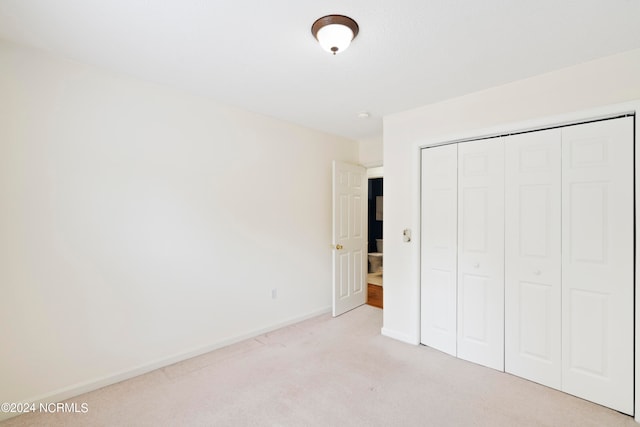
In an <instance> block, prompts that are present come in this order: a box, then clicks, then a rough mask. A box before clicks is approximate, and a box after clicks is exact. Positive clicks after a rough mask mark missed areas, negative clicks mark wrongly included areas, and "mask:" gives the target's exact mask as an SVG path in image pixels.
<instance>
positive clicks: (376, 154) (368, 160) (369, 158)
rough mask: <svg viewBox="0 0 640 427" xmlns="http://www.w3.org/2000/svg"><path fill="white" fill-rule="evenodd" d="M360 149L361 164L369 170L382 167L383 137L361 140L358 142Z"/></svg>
mask: <svg viewBox="0 0 640 427" xmlns="http://www.w3.org/2000/svg"><path fill="white" fill-rule="evenodd" d="M358 145H359V147H360V158H359V161H360V164H361V165H362V166H364V167H367V168H372V167H378V166H382V135H380V137H372V138H366V139H361V140H360V141H358Z"/></svg>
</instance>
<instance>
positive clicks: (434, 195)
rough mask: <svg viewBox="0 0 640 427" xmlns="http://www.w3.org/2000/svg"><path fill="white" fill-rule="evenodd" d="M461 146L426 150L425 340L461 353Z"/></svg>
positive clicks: (423, 227) (423, 208) (422, 320)
mask: <svg viewBox="0 0 640 427" xmlns="http://www.w3.org/2000/svg"><path fill="white" fill-rule="evenodd" d="M457 171H458V146H457V145H456V144H452V145H445V146H441V147H433V148H427V149H424V150H422V202H421V203H422V206H421V212H422V213H421V215H422V218H421V230H422V232H421V233H422V236H421V254H422V255H421V258H422V265H421V280H420V283H421V285H420V286H421V289H420V299H421V301H420V304H421V305H420V307H421V315H420V323H421V325H420V326H421V327H420V331H421V332H420V333H421V342H422V343H423V344H425V345H428V346H430V347H433V348H436V349H438V350H441V351H444V352H446V353H449V354H451V355H453V356H455V355H456V282H457V271H456V268H457V265H456V259H457V255H458V254H457V229H458V223H457V209H458V199H457V197H458V172H457Z"/></svg>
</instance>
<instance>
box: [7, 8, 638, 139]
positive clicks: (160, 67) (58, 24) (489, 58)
mask: <svg viewBox="0 0 640 427" xmlns="http://www.w3.org/2000/svg"><path fill="white" fill-rule="evenodd" d="M331 13H338V14H344V15H348V16H350V17H352V18H354V19H355V20H356V21H357V22H358V24H359V25H360V34H359V35H358V37H357V38H356V39H355V40H354V43H353V44H352V46H351V47H350V48H349V50H347V51H345V52H343V53H342V54H338V55H337V56H331V55H330V54H328V53H326V52H325V51H323V50H322V49H321V48H320V46H319V45H318V44H317V42H316V41H315V39H314V38H313V36H312V35H311V31H310V29H311V24H312V23H313V22H314V21H315V20H316V19H317V18H319V17H321V16H324V15H327V14H331ZM0 38H4V39H7V40H11V41H15V42H17V43H20V44H26V45H30V46H35V47H38V48H42V49H45V50H47V51H50V52H53V53H55V54H59V55H63V56H66V57H69V58H73V59H75V60H78V61H81V62H84V63H89V64H94V65H97V66H101V67H105V68H109V69H112V70H115V71H119V72H124V73H127V74H130V75H133V76H137V77H140V78H143V79H145V80H151V81H155V82H160V83H164V84H168V85H171V86H175V87H179V88H183V89H186V90H188V91H191V92H195V93H198V94H201V95H205V96H209V97H211V98H213V99H215V100H217V101H220V102H222V103H225V104H230V105H234V106H238V107H241V108H245V109H248V110H252V111H255V112H259V113H263V114H266V115H269V116H273V117H277V118H281V119H284V120H287V121H291V122H294V123H298V124H300V125H303V126H307V127H311V128H315V129H319V130H322V131H325V132H328V133H332V134H336V135H341V136H345V137H348V138H352V139H365V138H376V137H380V136H381V134H382V117H383V116H384V115H387V114H390V113H395V112H399V111H403V110H407V109H410V108H414V107H417V106H421V105H426V104H430V103H433V102H437V101H440V100H443V99H447V98H451V97H455V96H459V95H462V94H465V93H469V92H473V91H477V90H481V89H484V88H488V87H491V86H496V85H499V84H503V83H507V82H510V81H514V80H518V79H522V78H525V77H529V76H533V75H536V74H540V73H544V72H547V71H551V70H555V69H559V68H563V67H567V66H570V65H574V64H578V63H581V62H585V61H588V60H591V59H595V58H598V57H602V56H607V55H611V54H615V53H618V52H622V51H626V50H630V49H634V48H640V0H527V1H525V0H394V1H391V0H342V1H337V0H323V1H310V0H269V1H264V0H236V1H231V0H226V1H225V0H0ZM361 111H368V112H370V114H371V117H370V118H369V119H359V118H358V117H357V114H358V113H359V112H361Z"/></svg>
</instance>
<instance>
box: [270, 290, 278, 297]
mask: <svg viewBox="0 0 640 427" xmlns="http://www.w3.org/2000/svg"><path fill="white" fill-rule="evenodd" d="M276 298H278V288H273V289H271V299H276Z"/></svg>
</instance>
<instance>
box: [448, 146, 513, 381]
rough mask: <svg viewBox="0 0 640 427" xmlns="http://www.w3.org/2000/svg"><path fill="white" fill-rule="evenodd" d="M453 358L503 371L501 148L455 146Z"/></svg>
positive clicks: (502, 189) (502, 177)
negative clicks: (455, 353)
mask: <svg viewBox="0 0 640 427" xmlns="http://www.w3.org/2000/svg"><path fill="white" fill-rule="evenodd" d="M458 209H459V213H458V303H457V304H458V357H460V358H462V359H466V360H469V361H472V362H475V363H479V364H481V365H484V366H488V367H490V368H494V369H498V370H504V144H503V142H502V140H501V139H499V138H496V139H488V140H480V141H472V142H466V143H462V144H459V146H458Z"/></svg>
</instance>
